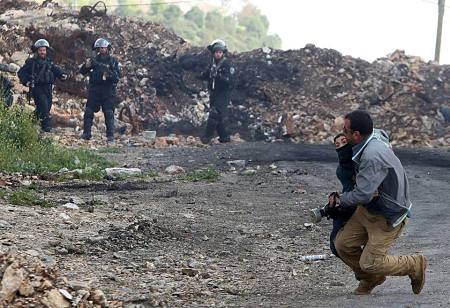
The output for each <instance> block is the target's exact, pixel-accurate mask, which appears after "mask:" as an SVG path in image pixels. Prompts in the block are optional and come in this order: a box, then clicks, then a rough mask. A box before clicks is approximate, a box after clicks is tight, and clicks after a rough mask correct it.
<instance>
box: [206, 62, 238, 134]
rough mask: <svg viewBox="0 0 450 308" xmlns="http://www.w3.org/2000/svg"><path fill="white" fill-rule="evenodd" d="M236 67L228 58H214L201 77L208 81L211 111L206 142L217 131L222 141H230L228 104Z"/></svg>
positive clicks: (207, 124)
mask: <svg viewBox="0 0 450 308" xmlns="http://www.w3.org/2000/svg"><path fill="white" fill-rule="evenodd" d="M234 73H235V69H234V67H233V66H232V64H231V63H230V61H228V59H226V58H222V59H220V60H216V59H214V60H213V64H212V65H211V67H210V68H209V70H207V71H205V72H204V73H203V74H202V75H201V78H202V79H204V80H207V81H208V89H209V105H210V112H209V117H208V121H207V122H206V132H205V136H204V138H203V140H204V142H205V143H206V142H209V140H211V138H212V137H213V136H214V133H215V131H216V130H217V134H218V135H219V141H220V142H229V141H230V136H229V135H228V132H227V130H226V127H225V123H226V121H227V116H228V105H229V103H230V100H231V91H232V89H233V79H234Z"/></svg>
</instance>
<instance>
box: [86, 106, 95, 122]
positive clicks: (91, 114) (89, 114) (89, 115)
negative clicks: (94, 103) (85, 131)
mask: <svg viewBox="0 0 450 308" xmlns="http://www.w3.org/2000/svg"><path fill="white" fill-rule="evenodd" d="M94 113H95V112H94V110H93V109H92V108H90V107H86V110H85V111H84V117H85V118H87V119H91V118H92V119H93V118H94Z"/></svg>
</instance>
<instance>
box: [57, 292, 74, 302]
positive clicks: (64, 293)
mask: <svg viewBox="0 0 450 308" xmlns="http://www.w3.org/2000/svg"><path fill="white" fill-rule="evenodd" d="M59 293H61V294H62V296H64V298H65V299H67V300H69V301H71V300H72V299H73V296H72V294H70V293H69V292H67V291H66V290H64V289H59Z"/></svg>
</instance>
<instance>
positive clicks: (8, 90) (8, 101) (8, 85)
mask: <svg viewBox="0 0 450 308" xmlns="http://www.w3.org/2000/svg"><path fill="white" fill-rule="evenodd" d="M12 88H13V84H12V82H11V80H9V79H8V77H6V76H3V75H0V96H1V97H0V99H2V100H3V103H4V104H5V105H6V106H8V107H9V106H11V105H12V102H13V92H12Z"/></svg>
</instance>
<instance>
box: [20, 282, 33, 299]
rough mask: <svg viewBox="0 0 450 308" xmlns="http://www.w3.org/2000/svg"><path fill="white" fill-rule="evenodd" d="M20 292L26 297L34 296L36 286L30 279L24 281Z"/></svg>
mask: <svg viewBox="0 0 450 308" xmlns="http://www.w3.org/2000/svg"><path fill="white" fill-rule="evenodd" d="M19 294H20V295H21V296H25V297H29V296H32V295H33V294H34V288H33V286H32V285H30V283H29V282H28V281H23V282H22V284H21V285H20V288H19Z"/></svg>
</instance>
